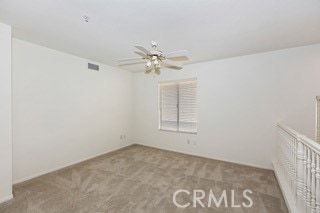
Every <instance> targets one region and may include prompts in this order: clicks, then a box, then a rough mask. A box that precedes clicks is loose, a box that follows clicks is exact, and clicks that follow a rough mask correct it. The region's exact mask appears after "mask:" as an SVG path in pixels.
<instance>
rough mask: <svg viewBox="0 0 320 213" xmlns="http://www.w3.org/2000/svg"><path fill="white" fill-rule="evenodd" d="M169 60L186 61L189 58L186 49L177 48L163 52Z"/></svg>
mask: <svg viewBox="0 0 320 213" xmlns="http://www.w3.org/2000/svg"><path fill="white" fill-rule="evenodd" d="M163 55H164V56H165V57H166V58H167V59H169V60H176V61H186V60H189V57H188V55H189V53H188V51H187V50H178V51H174V52H168V53H164V54H163Z"/></svg>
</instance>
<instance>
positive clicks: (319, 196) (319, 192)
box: [316, 155, 320, 213]
mask: <svg viewBox="0 0 320 213" xmlns="http://www.w3.org/2000/svg"><path fill="white" fill-rule="evenodd" d="M316 212H317V213H320V156H319V155H317V166H316Z"/></svg>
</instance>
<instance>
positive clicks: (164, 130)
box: [159, 129, 198, 135]
mask: <svg viewBox="0 0 320 213" xmlns="http://www.w3.org/2000/svg"><path fill="white" fill-rule="evenodd" d="M159 131H163V132H174V133H183V134H191V135H197V134H198V132H184V131H174V130H166V129H159Z"/></svg>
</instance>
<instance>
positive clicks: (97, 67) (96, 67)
mask: <svg viewBox="0 0 320 213" xmlns="http://www.w3.org/2000/svg"><path fill="white" fill-rule="evenodd" d="M88 69H90V70H95V71H99V65H96V64H91V63H88Z"/></svg>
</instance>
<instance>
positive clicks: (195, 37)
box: [0, 0, 320, 71]
mask: <svg viewBox="0 0 320 213" xmlns="http://www.w3.org/2000/svg"><path fill="white" fill-rule="evenodd" d="M84 15H87V16H89V17H90V20H89V22H88V23H86V22H84V19H83V16H84ZM0 22H4V23H7V24H10V25H12V26H13V29H14V30H13V35H14V37H16V38H19V39H23V40H26V41H30V42H33V43H36V44H40V45H43V46H47V47H50V48H53V49H57V50H61V51H64V52H67V53H71V54H74V55H78V56H81V57H85V58H88V59H92V60H96V61H99V62H103V63H106V64H109V65H112V66H116V65H117V59H118V58H126V57H135V56H137V55H135V54H134V52H133V51H136V49H135V48H134V47H133V46H134V45H136V44H140V45H144V46H145V47H148V48H149V47H150V44H149V43H150V41H151V40H155V41H158V42H159V49H161V50H163V51H165V52H166V51H174V50H179V49H186V50H189V51H190V59H191V60H190V62H188V63H195V62H201V61H208V60H214V59H221V58H227V57H234V56H239V55H246V54H253V53H257V52H264V51H270V50H277V49H283V48H289V47H295V46H302V45H307V44H313V43H319V42H320V1H319V0H241V1H240V0H90V1H89V0H27V1H26V0H0ZM122 68H125V69H128V70H131V71H143V65H140V66H123V67H122Z"/></svg>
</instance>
